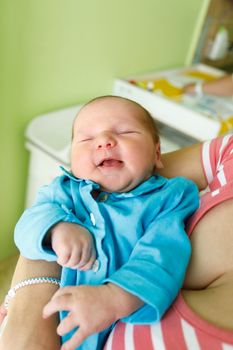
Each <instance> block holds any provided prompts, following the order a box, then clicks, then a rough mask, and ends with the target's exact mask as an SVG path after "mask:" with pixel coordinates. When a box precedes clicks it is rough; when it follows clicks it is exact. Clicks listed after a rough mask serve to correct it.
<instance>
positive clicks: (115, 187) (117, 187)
mask: <svg viewBox="0 0 233 350" xmlns="http://www.w3.org/2000/svg"><path fill="white" fill-rule="evenodd" d="M137 185H138V184H135V183H132V182H129V183H123V184H116V181H115V183H114V181H112V183H109V184H108V183H102V184H100V191H103V192H110V193H111V192H118V193H123V192H129V191H131V190H132V189H134V188H135V187H137Z"/></svg>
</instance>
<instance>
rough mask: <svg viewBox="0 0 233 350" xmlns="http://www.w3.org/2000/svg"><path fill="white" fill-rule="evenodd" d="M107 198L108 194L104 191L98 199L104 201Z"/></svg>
mask: <svg viewBox="0 0 233 350" xmlns="http://www.w3.org/2000/svg"><path fill="white" fill-rule="evenodd" d="M107 199H108V194H107V193H105V194H103V195H102V196H101V197H100V199H99V201H100V202H105V201H106V200H107Z"/></svg>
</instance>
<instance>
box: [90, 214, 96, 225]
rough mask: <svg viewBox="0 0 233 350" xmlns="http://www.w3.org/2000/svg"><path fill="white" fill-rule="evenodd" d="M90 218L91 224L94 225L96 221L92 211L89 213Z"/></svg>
mask: <svg viewBox="0 0 233 350" xmlns="http://www.w3.org/2000/svg"><path fill="white" fill-rule="evenodd" d="M90 219H91V222H92V225H93V226H95V224H96V221H95V217H94V214H93V213H90Z"/></svg>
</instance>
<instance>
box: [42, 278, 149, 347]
mask: <svg viewBox="0 0 233 350" xmlns="http://www.w3.org/2000/svg"><path fill="white" fill-rule="evenodd" d="M142 305H143V301H142V300H140V299H139V298H138V297H136V296H134V295H133V294H130V293H128V292H127V291H125V290H124V289H122V288H121V287H118V286H117V285H115V284H113V283H107V284H103V285H100V286H89V285H86V286H84V285H83V286H78V287H65V288H61V289H59V290H58V291H57V292H56V293H55V294H54V296H53V297H52V299H51V300H50V302H49V303H48V304H47V305H46V306H45V307H44V310H43V317H44V318H47V317H49V316H51V315H52V314H54V313H55V312H57V311H62V310H66V311H68V315H67V316H66V317H65V318H64V319H63V320H62V321H61V322H60V324H59V326H58V328H57V333H58V335H60V336H63V335H64V334H66V333H68V332H70V331H71V330H72V329H74V328H75V327H78V330H77V331H76V332H75V333H74V334H73V336H72V338H71V339H70V340H68V341H67V342H66V343H65V344H63V346H62V348H61V350H74V349H76V347H78V346H79V345H81V343H82V342H83V341H84V340H85V339H86V338H87V337H89V336H90V335H91V334H94V333H99V332H102V331H103V330H104V329H106V328H108V327H110V326H111V325H112V324H113V323H115V322H116V321H117V320H119V319H120V318H123V317H125V316H128V315H129V314H131V313H132V312H134V311H135V310H137V309H138V308H140V307H141V306H142Z"/></svg>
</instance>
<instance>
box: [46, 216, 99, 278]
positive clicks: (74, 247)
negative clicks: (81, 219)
mask: <svg viewBox="0 0 233 350" xmlns="http://www.w3.org/2000/svg"><path fill="white" fill-rule="evenodd" d="M51 245H52V248H53V250H54V251H55V253H56V254H57V262H58V264H60V265H62V266H66V267H70V268H73V269H79V270H82V271H86V270H89V269H91V268H92V266H93V263H94V261H95V259H96V250H95V246H94V242H93V237H92V235H91V234H90V233H89V232H88V231H87V230H86V229H85V228H84V227H82V226H79V225H78V224H75V223H70V222H59V223H58V224H56V225H55V226H54V227H53V228H52V230H51Z"/></svg>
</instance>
